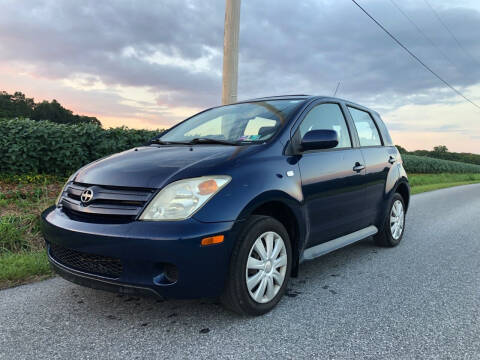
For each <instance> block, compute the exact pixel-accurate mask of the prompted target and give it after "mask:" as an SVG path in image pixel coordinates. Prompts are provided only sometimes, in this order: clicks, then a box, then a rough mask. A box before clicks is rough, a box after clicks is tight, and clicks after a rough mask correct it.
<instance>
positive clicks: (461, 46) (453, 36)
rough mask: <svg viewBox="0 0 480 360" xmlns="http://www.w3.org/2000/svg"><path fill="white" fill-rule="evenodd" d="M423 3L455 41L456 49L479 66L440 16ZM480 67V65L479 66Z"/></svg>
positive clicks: (426, 2)
mask: <svg viewBox="0 0 480 360" xmlns="http://www.w3.org/2000/svg"><path fill="white" fill-rule="evenodd" d="M423 1H424V2H425V4H427V6H428V7H429V8H430V10H432V12H433V14H434V15H435V17H436V18H437V20H438V22H439V23H440V24H442V26H443V27H444V28H445V30H447V32H448V33H449V34H450V36H451V37H452V38H453V40H455V42H456V43H457V45H458V47H459V48H460V49H462V50H463V52H464V53H465V54H466V55H467V56H468V57H469V58H470V59H472V60H473V61H474V62H476V63H477V64H479V62H478V61H477V59H475V58H474V57H473V56H472V54H470V52H468V51H467V49H465V48H464V47H463V45H462V44H461V43H460V41H459V40H458V38H457V37H456V36H455V34H454V33H453V31H452V30H450V28H449V27H448V26H447V24H446V23H445V22H444V21H443V20H442V18H441V17H440V15H439V14H438V12H437V11H436V10H435V9H434V8H433V7H432V5H430V3H429V2H428V1H427V0H423ZM479 65H480V64H479Z"/></svg>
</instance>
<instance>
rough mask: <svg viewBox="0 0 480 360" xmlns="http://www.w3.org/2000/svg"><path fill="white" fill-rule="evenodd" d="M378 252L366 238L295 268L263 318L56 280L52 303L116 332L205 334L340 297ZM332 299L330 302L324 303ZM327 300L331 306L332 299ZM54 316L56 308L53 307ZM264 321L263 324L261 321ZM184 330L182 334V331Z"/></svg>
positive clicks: (214, 303)
mask: <svg viewBox="0 0 480 360" xmlns="http://www.w3.org/2000/svg"><path fill="white" fill-rule="evenodd" d="M378 251H382V249H379V248H377V247H375V246H374V244H373V241H372V239H371V238H368V239H365V240H363V241H360V242H358V243H356V244H353V245H350V246H348V247H345V248H342V249H339V250H337V251H335V252H332V253H330V254H327V255H324V256H322V257H320V258H317V259H314V260H310V261H307V262H304V263H302V264H301V265H300V271H299V276H298V277H297V278H292V279H291V281H290V282H289V284H288V287H287V291H286V294H285V297H284V299H282V301H281V302H280V303H279V304H278V306H277V307H276V308H275V309H274V310H273V311H272V312H270V313H268V314H266V315H264V316H262V317H257V318H253V317H243V316H240V315H237V314H235V313H232V312H230V311H228V310H226V309H224V308H223V307H222V305H221V304H220V303H219V301H218V300H217V299H195V300H174V299H168V300H164V299H158V298H155V297H138V296H130V295H123V294H114V293H109V292H105V291H101V290H93V289H89V288H85V287H82V286H78V285H75V284H72V283H69V282H67V281H65V280H63V279H61V278H56V279H54V280H53V281H55V282H59V283H58V286H56V288H60V289H61V290H60V291H58V292H56V296H55V297H56V299H50V301H51V300H53V301H54V302H55V303H57V304H58V303H59V302H61V303H62V306H61V309H63V311H66V312H69V313H70V315H72V316H76V317H78V318H81V319H82V322H87V323H88V322H105V324H106V325H108V326H114V327H119V328H125V327H132V326H134V327H138V328H152V327H154V328H157V329H163V330H164V331H165V332H179V331H184V330H185V328H188V329H190V330H192V331H194V332H198V333H199V334H206V333H208V332H210V330H211V329H212V328H217V329H219V328H223V329H229V328H230V327H231V326H232V321H234V322H235V323H237V324H238V323H239V322H240V323H241V322H250V321H265V319H268V318H270V317H272V316H275V313H277V312H281V311H290V309H292V308H293V309H295V308H296V307H298V308H299V309H301V307H302V306H303V305H302V304H303V303H304V302H308V301H313V300H316V299H318V298H322V296H325V297H329V296H330V297H331V296H333V295H335V296H341V291H340V290H339V288H341V282H342V278H343V277H345V276H352V275H353V276H358V275H359V272H360V270H359V269H358V268H360V267H361V266H362V264H364V263H365V262H368V261H370V260H371V259H372V257H373V256H375V253H377V252H378ZM329 299H332V298H329ZM329 301H334V298H333V299H332V300H329ZM56 308H57V310H56V311H57V313H58V309H59V307H58V306H57V307H56ZM261 319H263V320H261ZM182 329H183V330H182Z"/></svg>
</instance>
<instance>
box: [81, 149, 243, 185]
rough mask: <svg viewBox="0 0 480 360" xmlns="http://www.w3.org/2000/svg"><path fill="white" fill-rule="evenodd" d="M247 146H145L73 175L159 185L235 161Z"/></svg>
mask: <svg viewBox="0 0 480 360" xmlns="http://www.w3.org/2000/svg"><path fill="white" fill-rule="evenodd" d="M246 148H247V147H246V146H224V145H196V146H144V147H139V148H135V149H131V150H127V151H124V152H121V153H118V154H114V155H111V156H108V157H106V158H103V159H100V160H97V161H95V162H93V163H91V164H88V165H86V166H85V167H83V168H82V169H80V170H79V172H78V174H77V175H76V176H75V182H79V183H83V184H92V185H108V186H124V187H140V188H160V187H162V186H164V185H165V184H166V183H169V182H171V181H175V180H178V179H181V178H188V177H197V176H203V175H208V174H213V173H212V171H215V169H216V168H217V167H220V166H221V165H222V164H225V163H226V162H231V161H235V159H236V158H238V156H239V155H240V154H241V153H244V152H245V150H246ZM215 174H216V173H215ZM216 175H223V174H216Z"/></svg>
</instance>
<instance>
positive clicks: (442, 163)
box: [402, 154, 480, 174]
mask: <svg viewBox="0 0 480 360" xmlns="http://www.w3.org/2000/svg"><path fill="white" fill-rule="evenodd" d="M402 159H403V165H404V167H405V170H406V171H407V172H409V173H417V174H439V173H463V174H464V173H480V165H474V164H467V163H462V162H458V161H450V160H440V159H434V158H430V157H426V156H416V155H407V154H404V155H402Z"/></svg>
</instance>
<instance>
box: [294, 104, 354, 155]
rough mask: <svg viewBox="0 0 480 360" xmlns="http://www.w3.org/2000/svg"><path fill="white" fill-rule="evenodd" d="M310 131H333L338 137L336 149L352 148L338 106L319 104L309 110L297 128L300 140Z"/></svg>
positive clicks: (345, 124)
mask: <svg viewBox="0 0 480 360" xmlns="http://www.w3.org/2000/svg"><path fill="white" fill-rule="evenodd" d="M310 130H335V131H336V132H337V135H338V145H337V146H336V148H349V147H352V143H351V141H350V134H349V132H348V128H347V123H346V122H345V118H344V117H343V113H342V110H341V109H340V106H339V105H338V104H320V105H317V106H315V107H314V108H313V109H312V110H310V112H309V113H308V114H307V115H306V116H305V118H304V119H303V121H302V123H301V124H300V126H299V131H300V138H303V136H304V135H305V134H306V133H307V132H309V131H310Z"/></svg>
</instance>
